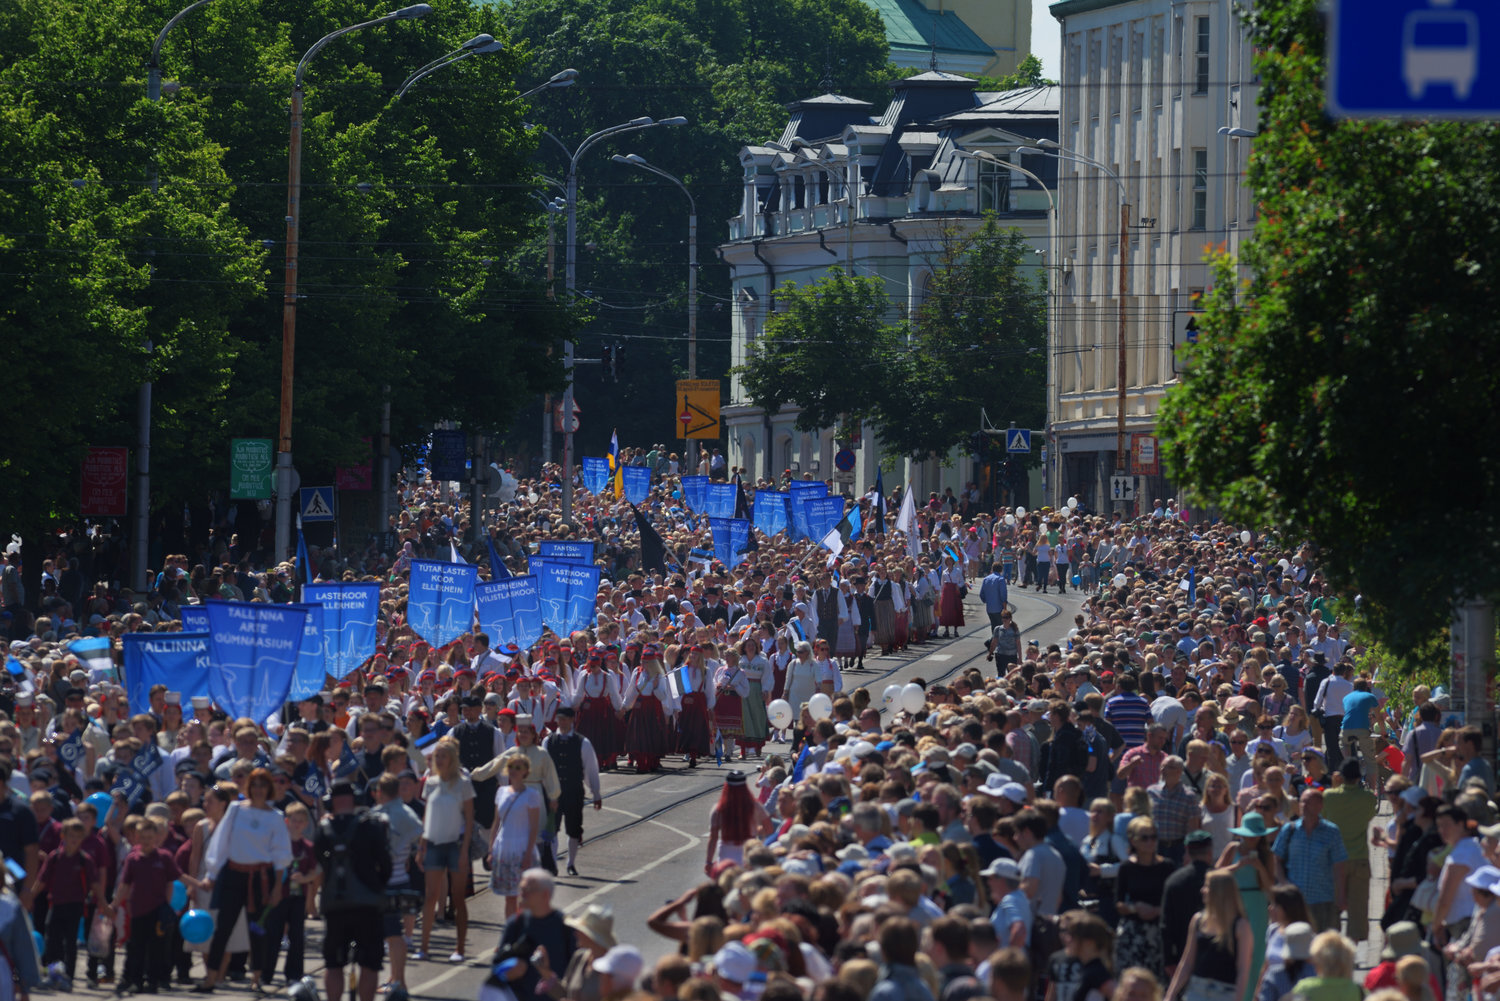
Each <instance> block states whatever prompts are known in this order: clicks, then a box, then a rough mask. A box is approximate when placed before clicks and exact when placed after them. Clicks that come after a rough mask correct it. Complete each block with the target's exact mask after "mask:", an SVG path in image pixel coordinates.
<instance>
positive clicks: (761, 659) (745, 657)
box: [736, 637, 771, 758]
mask: <svg viewBox="0 0 1500 1001" xmlns="http://www.w3.org/2000/svg"><path fill="white" fill-rule="evenodd" d="M740 667H741V669H742V670H744V672H745V679H746V681H747V683H748V691H747V692H746V694H745V698H744V705H745V711H744V720H743V726H744V731H745V732H744V733H743V734H742V735H741V736H740V738H739V740H737V741H736V743H737V744H739V745H740V757H742V758H743V757H745V756H746V754H747V753H748V754H759V753H760V751H761V748H762V747H764V746H765V743H766V738H767V737H769V736H770V735H771V723H770V720H768V719H767V718H766V703H767V701H768V700H767V698H766V694H765V679H766V674H767V672H769V671H770V670H771V663H770V661H768V660H766V658H765V655H764V654H762V653H761V652H760V641H759V640H757V639H755V638H754V637H751V638H750V639H747V640H745V641H744V642H742V643H741V644H740Z"/></svg>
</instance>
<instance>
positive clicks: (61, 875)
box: [21, 818, 104, 983]
mask: <svg viewBox="0 0 1500 1001" xmlns="http://www.w3.org/2000/svg"><path fill="white" fill-rule="evenodd" d="M87 834H88V831H87V830H86V829H85V828H84V826H83V823H82V821H79V820H77V819H76V818H75V819H72V820H68V821H66V822H65V823H64V824H63V825H62V844H61V845H60V846H59V847H57V848H54V849H53V850H52V851H50V852H48V853H47V855H46V856H45V857H44V858H43V859H42V864H41V866H40V868H38V870H37V873H36V876H34V877H33V878H32V880H31V884H30V885H29V886H28V887H26V891H25V893H24V894H23V895H22V898H21V901H22V903H23V904H25V905H26V909H27V910H30V909H31V907H32V903H33V901H35V900H36V897H37V894H38V893H39V892H45V893H46V894H47V899H48V900H49V901H50V906H49V908H48V910H47V922H46V929H47V930H46V933H45V936H44V938H45V946H46V949H45V953H44V954H43V956H42V963H43V965H44V966H51V965H52V964H53V963H62V968H63V972H64V973H65V974H67V977H68V981H69V982H70V983H71V981H72V979H73V974H74V972H75V967H76V966H77V963H78V925H79V923H80V922H82V921H83V916H84V909H85V906H86V904H88V903H89V902H90V901H98V900H103V899H104V881H103V879H102V876H101V872H100V868H99V865H98V864H97V863H96V862H95V861H94V859H93V858H92V857H91V856H90V855H88V854H87V853H86V852H84V851H83V842H84V838H85V837H86V836H87Z"/></svg>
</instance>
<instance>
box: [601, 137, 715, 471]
mask: <svg viewBox="0 0 1500 1001" xmlns="http://www.w3.org/2000/svg"><path fill="white" fill-rule="evenodd" d="M610 159H611V160H613V161H614V162H615V163H623V164H627V165H629V166H631V167H639V168H640V169H641V170H644V171H647V172H648V173H652V174H655V175H656V176H657V177H663V178H666V179H667V180H669V181H671V182H672V183H673V184H675V185H677V187H679V188H681V189H682V193H683V194H684V195H687V200H688V286H687V294H688V378H689V379H696V378H698V203H697V201H696V200H694V198H693V193H692V192H691V191H689V190H688V189H687V185H686V184H683V183H682V181H681V179H680V178H678V177H676V176H674V175H672V174H669V173H667V172H666V171H665V170H662V169H661V168H660V167H656V166H652V165H651V164H650V163H647V162H646V158H645V157H642V156H637V155H636V154H635V153H627V154H625V155H624V156H620V155H618V154H616V155H615V156H612V157H610ZM684 433H686V425H684ZM684 451H686V452H687V459H686V461H685V462H684V464H683V465H684V466H685V467H686V468H687V469H690V470H696V469H697V468H698V443H697V441H695V440H694V439H692V438H688V439H687V448H686V449H684Z"/></svg>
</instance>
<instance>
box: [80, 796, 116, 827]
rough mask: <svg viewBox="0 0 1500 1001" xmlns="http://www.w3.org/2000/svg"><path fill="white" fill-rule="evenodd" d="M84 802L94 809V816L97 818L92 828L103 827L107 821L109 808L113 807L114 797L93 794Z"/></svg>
mask: <svg viewBox="0 0 1500 1001" xmlns="http://www.w3.org/2000/svg"><path fill="white" fill-rule="evenodd" d="M84 802H85V803H87V804H89V805H90V806H92V807H93V808H94V815H95V816H96V817H97V818H98V820H97V821H96V822H95V824H94V827H95V828H99V827H103V826H104V823H105V821H107V820H108V819H109V811H110V808H111V807H113V806H114V805H115V800H114V797H113V796H111V795H110V794H109V793H107V792H94V793H89V795H88V797H87V798H86V799H85V800H84Z"/></svg>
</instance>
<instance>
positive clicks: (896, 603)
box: [875, 567, 912, 650]
mask: <svg viewBox="0 0 1500 1001" xmlns="http://www.w3.org/2000/svg"><path fill="white" fill-rule="evenodd" d="M911 601H912V593H911V585H910V584H908V583H907V582H906V571H904V570H902V569H901V568H900V567H894V568H892V570H891V610H892V611H893V612H894V613H895V618H896V624H895V631H894V638H893V639H892V644H893V647H894V649H896V650H905V649H906V648H907V646H908V645H910V643H911ZM875 612H876V615H877V617H878V616H879V614H880V606H879V605H876V606H875Z"/></svg>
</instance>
